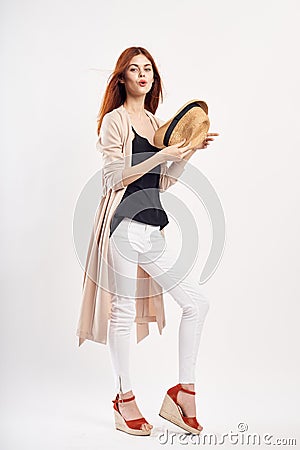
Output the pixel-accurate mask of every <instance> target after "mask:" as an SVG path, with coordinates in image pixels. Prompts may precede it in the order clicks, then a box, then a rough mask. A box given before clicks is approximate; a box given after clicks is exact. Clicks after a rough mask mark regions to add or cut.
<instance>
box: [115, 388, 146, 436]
mask: <svg viewBox="0 0 300 450" xmlns="http://www.w3.org/2000/svg"><path fill="white" fill-rule="evenodd" d="M134 399H135V396H134V395H132V396H131V397H129V398H123V399H121V398H120V396H119V394H117V395H116V398H115V400H112V402H113V404H114V406H113V409H114V415H115V426H116V429H117V430H120V431H125V433H128V434H134V435H135V436H149V435H150V434H151V429H150V430H144V429H141V426H142V424H143V423H149V422H147V420H146V419H144V417H140V418H139V419H132V420H126V419H124V417H123V416H122V414H121V412H120V410H119V407H118V403H122V402H130V401H131V400H134Z"/></svg>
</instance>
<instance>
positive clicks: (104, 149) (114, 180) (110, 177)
mask: <svg viewBox="0 0 300 450" xmlns="http://www.w3.org/2000/svg"><path fill="white" fill-rule="evenodd" d="M120 128H121V127H120V124H119V123H118V122H117V120H116V119H115V118H114V116H113V115H112V114H110V113H106V114H105V115H104V116H103V120H102V123H101V127H100V134H99V137H98V141H97V144H96V148H97V150H99V151H100V153H101V154H102V161H103V166H102V182H103V191H104V195H105V194H106V193H107V191H109V190H110V189H111V190H113V191H117V190H119V189H123V188H124V184H123V170H124V168H125V165H124V163H125V161H124V153H123V144H122V134H121V133H122V131H121V129H120Z"/></svg>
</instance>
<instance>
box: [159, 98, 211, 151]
mask: <svg viewBox="0 0 300 450" xmlns="http://www.w3.org/2000/svg"><path fill="white" fill-rule="evenodd" d="M194 106H200V108H196V109H195V108H194ZM207 112H208V106H207V104H206V102H204V101H203V100H199V99H193V100H189V101H188V102H186V103H185V104H184V105H183V106H182V107H181V108H180V109H179V110H178V111H177V112H176V113H175V114H174V116H173V117H171V119H169V120H168V121H167V122H166V123H164V124H163V125H162V126H161V127H159V128H158V129H157V130H156V132H155V134H154V145H155V146H156V147H159V148H164V147H167V146H170V145H175V144H177V143H178V142H181V141H183V139H186V141H185V144H187V143H189V142H191V147H192V148H193V147H196V146H197V145H198V146H199V145H201V143H202V142H203V141H204V139H205V137H206V133H207V131H208V129H209V126H210V122H209V118H208V116H207ZM183 145H184V144H183Z"/></svg>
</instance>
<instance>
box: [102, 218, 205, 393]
mask: <svg viewBox="0 0 300 450" xmlns="http://www.w3.org/2000/svg"><path fill="white" fill-rule="evenodd" d="M108 262H109V264H110V265H111V267H113V273H114V288H115V292H114V295H113V300H112V314H111V319H110V324H109V349H110V355H111V361H112V367H113V371H114V376H115V389H116V390H117V392H120V391H121V392H124V393H125V392H127V391H129V390H131V389H132V385H131V380H130V373H129V352H130V340H131V330H132V328H133V325H134V323H135V322H134V320H135V316H136V299H135V289H136V274H137V263H139V264H140V266H141V267H142V268H143V269H144V270H145V271H146V272H147V273H149V274H150V275H151V276H152V277H154V278H155V281H157V282H158V284H159V285H160V286H161V287H162V288H163V290H166V292H168V293H169V294H170V295H171V296H172V297H173V298H174V300H175V301H176V302H177V303H178V304H179V305H180V306H181V308H182V316H181V321H180V326H179V342H178V343H179V347H178V352H179V380H178V382H179V383H195V381H196V379H195V368H196V361H197V354H198V348H199V342H200V337H201V333H202V328H203V324H204V321H205V317H206V314H207V312H208V309H209V303H208V300H207V298H206V295H204V293H203V289H202V287H201V286H200V285H199V284H198V282H197V280H195V279H189V277H188V276H186V277H185V278H184V279H183V274H182V273H180V269H178V268H177V269H174V267H175V266H174V255H173V254H172V252H171V251H169V250H168V248H167V246H166V239H165V238H164V236H163V235H162V234H161V232H160V229H159V226H153V225H147V224H144V223H142V222H137V221H135V220H131V219H128V218H124V219H123V220H122V222H121V223H120V224H119V225H118V227H117V228H116V229H115V230H114V232H113V234H112V235H111V237H110V239H109V245H108Z"/></svg>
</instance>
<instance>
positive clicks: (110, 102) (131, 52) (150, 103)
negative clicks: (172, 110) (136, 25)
mask: <svg viewBox="0 0 300 450" xmlns="http://www.w3.org/2000/svg"><path fill="white" fill-rule="evenodd" d="M139 54H143V55H145V56H146V58H148V59H149V61H150V62H151V64H152V68H153V75H154V82H153V83H152V87H151V89H150V91H149V92H148V93H147V94H146V97H145V109H147V110H148V111H150V112H151V113H152V114H155V112H156V110H157V107H158V104H159V100H160V98H161V100H163V94H162V82H161V78H160V75H159V72H158V69H157V67H156V64H155V62H154V59H153V58H152V56H151V55H150V53H149V52H148V51H147V50H146V49H145V48H143V47H129V48H126V49H125V50H124V51H123V52H122V53H121V55H120V56H119V58H118V60H117V63H116V66H115V68H114V71H113V73H112V74H111V75H110V77H109V78H111V80H110V81H109V82H108V86H107V87H106V90H105V93H104V97H103V100H102V103H101V107H100V111H99V113H98V116H97V117H98V118H97V122H98V126H97V133H98V136H99V134H100V128H101V123H102V120H103V116H104V115H105V114H106V113H108V112H110V111H112V110H113V109H115V108H118V107H119V106H121V105H122V104H123V103H124V101H125V100H126V91H125V85H124V83H120V78H121V79H123V80H124V74H125V70H126V69H127V67H128V66H129V64H130V61H131V59H132V58H133V57H134V56H136V55H139Z"/></svg>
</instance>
